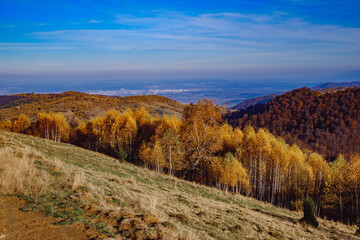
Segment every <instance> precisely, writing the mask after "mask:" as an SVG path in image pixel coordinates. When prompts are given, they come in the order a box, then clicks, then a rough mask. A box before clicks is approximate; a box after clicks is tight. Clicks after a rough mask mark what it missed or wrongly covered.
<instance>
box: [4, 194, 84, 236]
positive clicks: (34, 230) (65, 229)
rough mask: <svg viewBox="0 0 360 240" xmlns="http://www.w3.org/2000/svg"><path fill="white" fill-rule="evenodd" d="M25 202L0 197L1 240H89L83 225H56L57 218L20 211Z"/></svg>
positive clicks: (13, 198) (14, 198) (15, 198)
mask: <svg viewBox="0 0 360 240" xmlns="http://www.w3.org/2000/svg"><path fill="white" fill-rule="evenodd" d="M24 205H25V202H24V201H22V200H19V198H17V197H7V196H0V240H55V239H56V240H65V239H66V240H68V239H69V240H73V239H74V240H75V239H76V240H85V239H86V240H88V239H89V238H88V237H87V235H86V234H85V232H84V230H83V229H82V227H81V225H69V226H59V225H54V223H55V222H56V220H55V218H52V217H45V216H44V215H43V214H42V213H34V212H23V211H21V210H19V208H20V207H22V206H24Z"/></svg>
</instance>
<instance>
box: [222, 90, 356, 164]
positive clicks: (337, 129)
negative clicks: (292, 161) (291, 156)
mask: <svg viewBox="0 0 360 240" xmlns="http://www.w3.org/2000/svg"><path fill="white" fill-rule="evenodd" d="M359 104H360V88H347V89H344V90H341V91H335V92H332V91H326V92H325V93H319V92H317V91H311V90H310V89H309V88H301V89H296V90H294V91H291V92H288V93H285V94H283V95H281V96H278V97H276V98H275V99H274V100H272V101H270V102H268V103H266V104H258V105H255V106H252V107H250V108H248V109H246V110H242V111H237V112H234V113H230V114H228V115H227V116H226V118H227V120H228V121H229V122H230V123H231V124H233V125H236V126H239V127H242V128H243V127H245V126H246V125H250V124H251V125H252V126H254V127H257V128H261V127H265V128H267V129H269V131H270V132H272V133H273V134H275V135H277V136H282V137H284V138H285V139H286V140H287V141H288V142H290V143H297V144H299V145H302V146H303V147H307V148H309V149H311V150H313V151H316V152H318V153H321V154H323V155H324V156H326V157H327V158H330V159H334V158H335V157H336V156H337V155H338V154H339V153H342V154H352V153H360V147H359V146H360V139H359V136H360V109H359Z"/></svg>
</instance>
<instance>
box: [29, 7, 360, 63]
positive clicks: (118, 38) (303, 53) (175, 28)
mask: <svg viewBox="0 0 360 240" xmlns="http://www.w3.org/2000/svg"><path fill="white" fill-rule="evenodd" d="M115 23H118V24H119V25H118V26H117V27H115V28H114V29H106V30H100V29H82V30H62V31H51V32H35V33H32V34H29V35H28V36H29V37H31V38H36V39H40V40H41V41H51V42H69V43H76V44H74V45H73V46H75V47H76V48H92V49H101V50H113V51H132V52H134V53H135V52H136V53H138V52H142V51H150V50H156V51H157V52H159V51H168V53H167V54H163V55H159V56H160V57H159V59H160V60H159V59H155V58H156V57H154V59H155V60H158V61H159V62H160V63H159V65H161V64H162V63H166V64H169V59H173V61H174V62H183V63H184V65H183V66H184V67H192V66H193V65H191V64H188V65H186V63H189V62H191V61H193V60H194V61H195V62H202V65H203V66H210V65H206V63H205V62H206V61H203V60H208V59H210V60H211V61H212V62H211V63H209V64H213V66H215V65H216V66H218V65H219V64H221V66H223V67H224V66H229V67H234V66H235V67H236V66H244V65H247V64H255V65H256V64H258V65H262V66H263V65H269V64H274V63H278V64H279V65H281V64H290V65H291V64H293V65H297V64H305V65H306V64H307V65H313V64H333V65H334V64H338V62H339V59H341V61H342V62H343V64H344V65H345V64H346V62H349V63H354V61H360V45H359V44H358V41H359V39H360V28H350V27H343V26H339V25H326V24H313V23H311V22H307V21H305V20H304V19H301V18H292V17H291V15H288V14H287V13H283V12H274V13H273V14H272V15H254V14H243V13H231V12H222V13H211V14H199V15H187V14H184V13H181V12H149V13H147V14H143V15H141V16H134V15H116V20H115ZM124 25H125V27H124ZM80 43H81V44H80ZM170 51H173V52H171V53H170ZM174 51H176V52H174ZM199 51H201V54H200V53H199ZM186 54H187V55H186ZM152 56H154V55H152ZM166 58H167V59H166ZM176 58H177V59H176ZM141 61H146V59H145V60H141ZM161 61H163V62H161ZM146 64H148V65H149V63H148V62H146ZM174 64H175V63H174Z"/></svg>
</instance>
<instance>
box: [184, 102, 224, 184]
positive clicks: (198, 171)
mask: <svg viewBox="0 0 360 240" xmlns="http://www.w3.org/2000/svg"><path fill="white" fill-rule="evenodd" d="M221 121H222V119H221V108H220V107H218V106H217V105H216V104H215V102H214V101H211V100H206V99H204V100H199V101H198V103H197V104H190V105H188V106H186V107H185V109H184V115H183V122H182V127H181V133H182V136H181V138H182V142H183V144H184V149H186V153H185V157H186V159H187V161H188V164H189V167H188V169H187V172H186V175H187V176H186V177H187V178H189V179H192V180H194V179H195V176H197V177H200V179H199V180H200V181H201V182H206V180H207V177H208V174H207V169H206V168H205V167H206V166H207V165H208V164H207V161H209V160H210V159H211V157H212V156H213V155H214V153H215V152H217V151H219V150H220V149H221V140H220V138H219V137H218V132H219V127H220V123H221Z"/></svg>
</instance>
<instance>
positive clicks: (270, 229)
mask: <svg viewBox="0 0 360 240" xmlns="http://www.w3.org/2000/svg"><path fill="white" fill-rule="evenodd" d="M0 136H3V138H4V139H5V141H6V142H7V143H6V144H7V145H11V144H12V145H14V146H15V145H19V144H20V141H21V144H22V145H23V146H25V147H26V148H29V149H32V150H33V151H35V152H36V153H37V154H39V155H41V156H43V158H44V159H54V158H55V159H57V160H56V161H55V160H52V161H50V162H53V161H55V162H60V164H59V163H57V167H53V169H54V168H59V169H61V171H62V172H69V174H67V175H64V176H66V178H67V180H66V184H68V186H69V189H71V190H74V191H77V192H79V194H80V195H81V199H82V200H83V201H88V202H93V201H96V202H97V203H98V207H99V208H100V209H102V210H103V211H107V212H111V213H112V214H113V215H114V216H116V215H118V214H119V213H120V212H124V209H126V211H129V212H133V213H141V214H149V213H150V214H153V215H155V216H156V217H157V218H158V219H159V220H160V222H161V225H162V226H164V228H163V232H164V233H166V234H165V235H166V236H167V238H166V239H176V238H180V239H189V240H191V239H359V238H357V236H356V235H355V234H354V233H355V231H356V228H355V227H354V226H348V225H344V224H340V223H335V222H332V221H327V220H324V219H320V220H319V222H320V227H319V228H312V227H306V226H302V225H300V224H299V220H300V219H301V217H302V215H301V214H299V213H297V212H291V211H289V210H286V209H282V208H277V207H275V206H273V205H271V204H268V203H263V202H259V201H257V200H254V199H252V198H248V197H244V196H240V195H237V194H231V193H225V192H222V191H219V190H217V189H214V188H210V187H206V186H201V185H198V184H195V183H190V182H186V181H183V180H180V179H177V178H174V177H169V176H166V175H163V174H158V173H155V172H153V171H150V170H147V169H144V168H141V167H136V166H133V165H131V164H128V163H119V162H118V161H117V160H115V159H113V158H110V157H107V156H105V155H103V154H100V153H94V152H91V151H87V150H84V149H79V148H76V147H74V146H72V145H69V144H58V143H54V142H51V141H47V140H43V139H38V138H35V137H31V136H25V135H20V134H14V133H8V132H4V131H0ZM5 148H7V147H5ZM7 151H8V150H7ZM0 152H3V151H2V150H1V138H0ZM23 156H26V154H24V155H23ZM21 159H23V158H21ZM24 159H25V158H24ZM45 175H46V174H45ZM46 177H47V178H48V177H49V176H48V175H46ZM51 177H52V176H51ZM64 181H65V180H64ZM45 189H46V188H45ZM59 194H60V193H59ZM167 227H170V229H171V228H174V229H176V230H177V233H175V232H173V231H169V232H167V231H168V230H169V228H167Z"/></svg>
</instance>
